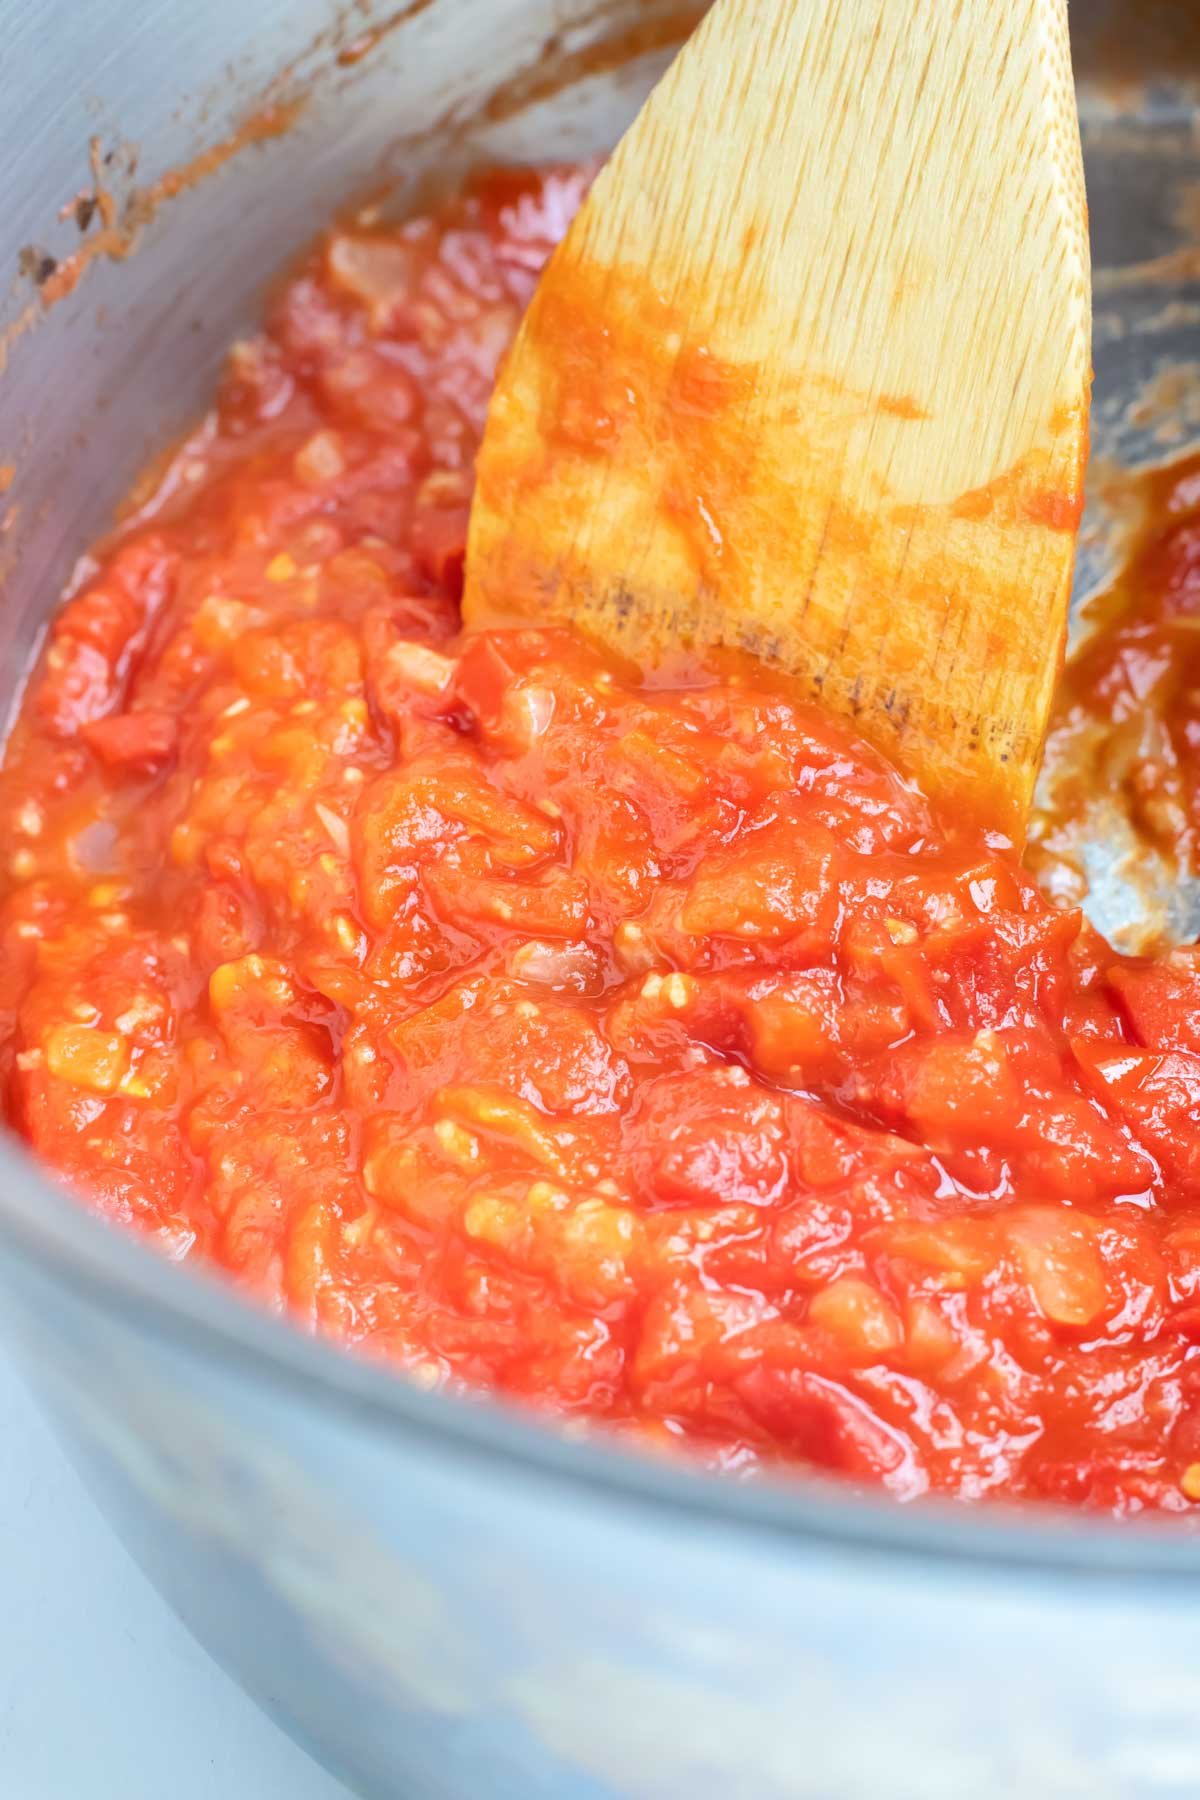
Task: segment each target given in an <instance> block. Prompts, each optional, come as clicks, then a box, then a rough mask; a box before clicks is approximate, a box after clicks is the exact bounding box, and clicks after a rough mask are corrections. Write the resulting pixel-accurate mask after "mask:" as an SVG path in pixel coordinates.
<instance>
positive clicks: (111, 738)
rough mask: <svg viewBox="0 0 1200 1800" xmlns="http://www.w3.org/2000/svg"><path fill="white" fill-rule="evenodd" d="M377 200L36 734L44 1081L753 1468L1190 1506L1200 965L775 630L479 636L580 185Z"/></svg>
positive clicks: (459, 1370)
mask: <svg viewBox="0 0 1200 1800" xmlns="http://www.w3.org/2000/svg"><path fill="white" fill-rule="evenodd" d="M586 179H587V178H586V174H585V173H582V172H579V171H570V170H566V171H562V170H559V171H550V172H547V173H545V174H543V175H526V176H520V177H517V176H512V175H505V176H497V177H493V178H489V179H487V180H484V181H482V182H481V183H479V184H477V185H476V186H475V187H473V188H471V189H470V190H468V191H467V192H466V193H465V194H464V195H463V196H461V197H460V198H458V199H457V200H455V201H453V202H452V203H450V204H449V205H448V206H447V207H445V208H444V209H443V210H442V211H440V212H439V213H438V214H436V215H435V216H433V217H430V218H425V219H418V220H414V221H412V222H410V223H408V224H405V225H403V226H401V227H398V228H397V227H386V228H385V227H383V226H370V227H368V226H365V225H361V224H360V225H359V226H356V227H354V228H349V229H339V230H336V231H334V232H333V233H332V234H331V235H329V236H328V237H327V238H326V239H325V241H324V242H323V244H322V245H321V246H320V248H319V250H318V251H317V252H316V253H315V254H314V256H313V258H312V259H311V261H310V262H309V263H308V265H307V266H305V267H304V268H303V269H301V270H300V271H299V273H297V274H296V275H295V276H294V278H293V279H292V280H291V281H290V282H289V283H288V284H287V286H286V287H284V288H283V289H282V291H281V292H280V294H279V296H278V299H277V302H276V304H275V306H274V308H273V310H272V312H271V314H270V317H269V320H268V324H267V327H266V329H265V331H264V333H263V334H262V335H261V336H260V337H259V338H257V339H255V340H254V341H252V342H249V343H246V344H243V345H239V346H237V347H236V348H235V350H234V352H233V354H232V357H231V360H230V363H229V367H228V370H227V373H226V375H225V378H224V381H223V384H222V386H221V389H220V393H219V397H218V401H217V405H216V408H215V410H214V411H213V413H212V415H211V416H210V418H209V419H208V420H206V421H205V423H204V424H203V426H202V427H201V428H200V429H199V431H198V432H197V433H196V434H195V435H194V436H193V437H192V439H191V440H190V441H189V442H188V443H187V444H185V445H184V446H183V448H182V449H181V450H180V451H179V452H178V453H177V454H176V455H175V457H174V458H173V459H172V461H171V462H170V463H169V465H168V466H167V467H166V470H165V473H163V474H162V475H161V478H160V480H159V481H158V484H157V486H156V487H155V489H154V491H153V492H152V494H151V495H150V496H149V497H148V498H147V499H145V500H144V502H143V505H142V508H141V510H140V511H139V512H136V513H134V514H133V515H132V516H131V517H130V518H129V519H128V520H127V521H126V523H125V525H124V526H123V527H122V528H121V529H120V530H119V531H118V532H117V534H116V535H115V536H114V538H113V539H112V540H111V541H110V542H109V543H108V544H107V545H105V546H103V547H101V549H100V550H98V551H97V552H96V554H95V556H94V557H93V558H91V559H89V560H88V561H87V562H86V563H85V564H84V566H83V569H82V573H81V576H80V579H79V580H78V582H77V584H76V587H75V590H74V592H73V594H72V596H71V597H70V598H69V599H68V600H67V602H66V603H65V605H64V606H63V607H62V609H61V610H60V611H59V613H58V615H57V617H56V619H55V621H54V623H53V626H52V628H51V634H50V639H49V645H48V649H47V652H46V654H45V656H44V657H43V659H42V661H41V663H40V665H39V666H38V668H37V670H36V671H35V674H34V676H33V679H32V682H31V685H30V689H29V692H28V696H27V699H26V701H25V704H24V708H23V710H22V713H21V716H20V718H19V720H18V722H17V725H16V727H15V729H14V732H13V734H12V739H11V742H10V745H9V749H8V756H7V763H6V766H5V769H4V771H3V774H2V776H0V821H2V823H3V828H4V841H5V843H6V844H7V845H8V846H9V849H8V853H7V875H6V883H5V888H4V893H3V902H2V908H0V1043H2V1046H3V1047H2V1064H0V1077H2V1080H3V1086H4V1091H5V1094H6V1097H7V1106H8V1114H9V1118H10V1121H11V1123H12V1124H13V1126H14V1127H15V1128H16V1129H17V1130H18V1131H19V1132H20V1133H22V1134H23V1135H24V1137H25V1138H26V1139H27V1140H28V1142H29V1143H30V1144H31V1145H32V1146H33V1148H34V1149H35V1150H36V1151H37V1153H38V1154H39V1155H40V1156H41V1157H42V1158H43V1159H44V1160H45V1162H46V1163H47V1164H48V1165H49V1166H50V1167H51V1168H52V1169H53V1170H55V1171H57V1173H58V1174H59V1175H60V1176H61V1178H62V1179H63V1180H64V1181H65V1182H66V1183H67V1184H68V1185H69V1186H70V1187H71V1188H72V1189H73V1190H74V1191H75V1192H76V1193H77V1194H79V1195H80V1196H81V1198H83V1199H84V1200H85V1201H86V1203H87V1204H88V1205H89V1206H90V1207H91V1208H93V1209H94V1210H95V1211H96V1212H98V1213H100V1214H101V1215H103V1216H105V1217H107V1218H110V1219H113V1220H117V1221H119V1222H120V1223H122V1224H124V1225H127V1226H132V1227H133V1228H134V1229H136V1230H137V1231H139V1232H140V1233H142V1234H143V1235H144V1236H145V1237H147V1238H148V1239H149V1240H150V1241H151V1242H152V1243H154V1244H156V1245H157V1246H158V1247H159V1248H160V1249H161V1250H162V1251H163V1252H164V1253H166V1254H167V1255H168V1256H170V1257H172V1258H174V1259H176V1260H183V1259H200V1260H203V1261H204V1262H206V1263H208V1264H211V1265H215V1266H218V1267H219V1268H221V1269H223V1270H224V1271H226V1272H227V1273H228V1275H229V1276H230V1277H231V1278H232V1279H233V1280H234V1281H235V1282H236V1283H237V1284H238V1285H239V1286H241V1287H242V1288H244V1289H246V1290H248V1291H250V1292H252V1293H253V1294H255V1295H256V1296H258V1297H259V1298H260V1299H261V1300H263V1301H265V1302H266V1303H267V1304H268V1305H269V1306H271V1307H273V1308H274V1309H276V1310H278V1311H286V1312H288V1313H289V1314H290V1315H291V1316H292V1317H293V1318H294V1319H295V1320H296V1322H297V1323H298V1324H300V1325H301V1326H303V1327H304V1328H306V1329H309V1330H313V1331H319V1332H322V1333H326V1334H328V1335H330V1336H331V1337H333V1338H335V1339H337V1340H338V1341H340V1342H342V1343H343V1344H346V1345H349V1346H353V1347H354V1348H356V1349H357V1350H359V1351H360V1352H362V1353H365V1354H369V1355H372V1356H375V1357H379V1358H383V1359H386V1360H387V1361H388V1362H389V1363H391V1364H392V1365H394V1366H395V1367H396V1368H398V1369H400V1370H404V1371H406V1372H407V1373H408V1374H409V1375H410V1376H412V1377H413V1378H415V1379H417V1380H419V1381H421V1382H423V1383H425V1384H428V1385H431V1386H432V1385H442V1386H445V1387H448V1388H452V1389H453V1388H464V1389H471V1390H478V1389H485V1390H492V1391H495V1392H499V1393H503V1394H506V1395H509V1396H514V1397H517V1398H519V1399H521V1400H523V1401H527V1402H530V1403H533V1404H535V1405H537V1406H538V1407H540V1408H543V1409H545V1410H546V1411H547V1412H549V1413H551V1414H553V1415H556V1416H558V1417H560V1418H570V1419H572V1420H575V1421H577V1422H579V1428H581V1429H582V1428H586V1426H587V1422H589V1421H596V1422H601V1423H603V1425H604V1426H606V1427H608V1428H610V1429H613V1430H615V1431H617V1432H618V1434H621V1435H624V1436H626V1437H630V1438H633V1439H635V1440H636V1441H638V1442H641V1443H649V1444H653V1445H658V1446H663V1447H668V1448H669V1447H677V1448H679V1449H681V1450H687V1451H688V1452H690V1453H691V1454H693V1455H695V1456H698V1457H699V1458H700V1459H701V1460H703V1461H705V1462H706V1463H708V1464H710V1465H712V1466H717V1467H722V1468H726V1469H731V1470H737V1471H752V1470H755V1469H758V1468H765V1467H770V1466H777V1465H781V1464H782V1465H792V1466H797V1465H799V1466H818V1467H820V1468H822V1469H828V1470H834V1471H838V1472H840V1473H842V1474H844V1475H846V1476H848V1477H851V1478H853V1479H856V1480H858V1481H861V1482H864V1483H868V1484H882V1485H883V1486H884V1487H885V1488H887V1489H890V1490H891V1492H893V1493H894V1494H896V1495H898V1496H902V1497H909V1496H913V1495H917V1494H920V1493H922V1492H925V1491H934V1492H939V1493H943V1494H949V1495H953V1496H957V1497H960V1498H963V1499H971V1498H975V1497H978V1496H982V1495H988V1494H1000V1495H1004V1496H1007V1497H1017V1496H1033V1497H1049V1498H1053V1499H1058V1500H1067V1501H1073V1502H1078V1503H1083V1504H1087V1505H1091V1506H1094V1507H1100V1508H1104V1509H1109V1510H1112V1511H1114V1512H1117V1513H1128V1512H1134V1511H1138V1510H1140V1509H1146V1508H1158V1509H1163V1510H1167V1511H1172V1510H1174V1511H1186V1510H1187V1509H1188V1508H1189V1507H1190V1506H1192V1505H1193V1503H1195V1502H1198V1501H1200V953H1197V952H1196V951H1192V950H1184V951H1179V952H1176V953H1175V954H1173V955H1172V956H1170V957H1168V958H1166V959H1165V960H1160V961H1151V960H1143V961H1136V960H1132V959H1129V958H1123V957H1120V956H1118V955H1117V954H1116V953H1115V952H1114V951H1112V950H1111V949H1110V948H1109V946H1108V945H1106V944H1105V942H1104V941H1103V940H1102V939H1101V938H1100V937H1099V936H1098V935H1097V933H1096V932H1095V931H1094V930H1093V929H1092V928H1091V927H1090V926H1089V925H1088V924H1087V922H1086V921H1085V920H1084V918H1083V916H1082V914H1081V913H1080V912H1078V911H1077V910H1061V909H1056V908H1055V907H1053V906H1051V905H1050V904H1049V903H1048V902H1047V900H1045V899H1044V898H1043V897H1042V895H1041V893H1040V892H1039V890H1038V889H1037V887H1036V886H1035V884H1034V882H1033V881H1032V879H1031V878H1030V876H1029V875H1028V874H1026V873H1025V872H1024V871H1023V870H1022V868H1021V867H1020V866H1019V865H1018V864H1017V863H1016V862H1015V861H1014V860H1013V859H1012V857H1011V856H1008V855H1006V854H1004V853H1002V852H999V851H997V850H995V849H991V848H989V847H988V846H987V845H986V844H981V843H979V842H971V841H963V840H962V839H961V838H959V837H956V836H955V834H954V833H953V832H952V831H948V830H947V829H946V828H945V827H944V825H943V824H942V823H940V822H939V820H938V819H937V818H936V817H934V816H933V814H932V813H931V810H930V808H929V806H928V805H927V804H926V802H925V801H924V800H923V799H922V797H921V796H920V794H919V793H917V792H916V791H915V790H914V788H913V787H912V786H911V785H910V784H909V783H907V782H906V781H905V780H903V779H902V778H901V777H900V776H899V775H898V774H897V773H896V772H895V771H893V770H892V769H891V768H890V767H889V766H888V765H887V764H886V762H884V761H883V760H882V759H881V758H880V757H879V756H877V755H876V754H875V753H874V752H872V751H871V750H869V749H868V748H866V747H865V746H864V745H863V744H862V743H861V742H858V741H857V740H856V739H855V738H854V736H853V735H852V734H851V733H850V732H849V731H848V730H847V729H846V728H844V727H843V726H841V725H840V724H838V723H837V722H836V721H834V720H832V719H829V718H825V717H823V716H821V715H820V714H819V713H818V712H815V711H813V710H811V709H808V708H805V707H801V706H799V705H797V704H794V703H793V701H792V700H791V699H790V698H789V697H788V693H787V690H786V688H785V687H783V686H782V685H780V684H777V683H773V682H772V681H771V680H770V679H769V678H768V677H767V676H766V675H765V674H756V673H755V672H754V671H752V670H747V669H746V668H745V667H744V666H732V665H731V666H729V667H726V668H724V669H718V668H716V667H702V666H699V665H695V664H691V665H689V664H686V663H684V662H681V663H680V664H679V665H678V667H675V668H673V669H663V670H659V671H657V672H651V673H648V674H639V672H638V671H636V670H634V669H632V668H630V667H628V666H623V665H621V664H619V663H617V662H615V661H614V660H612V659H611V658H608V657H606V656H604V655H602V654H601V653H600V652H598V651H597V650H596V649H594V648H592V647H590V646H589V644H588V643H587V642H586V641H584V640H583V639H582V638H580V637H578V636H576V635H573V634H572V633H571V632H569V631H566V630H534V629H521V630H515V631H508V632H503V631H496V632H492V633H481V634H479V635H476V636H474V637H470V638H467V639H463V638H462V637H460V636H459V635H458V617H457V600H458V595H459V592H460V587H461V579H462V564H463V554H464V543H465V533H466V522H467V508H468V504H469V499H470V492H471V465H472V456H473V453H474V450H475V447H476V445H477V443H478V440H479V436H480V432H481V430H482V425H483V418H484V412H485V408H486V404H487V399H488V394H489V390H490V387H491V384H492V381H493V378H494V372H495V368H496V364H497V359H498V357H499V356H500V355H501V354H502V352H503V350H504V348H505V346H506V344H507V343H508V342H509V341H510V339H511V337H512V334H513V331H514V328H515V325H516V322H517V320H518V318H519V316H520V312H521V309H522V307H523V306H524V304H525V303H526V302H527V300H528V298H529V295H530V293H531V291H532V286H533V283H534V282H535V280H536V277H537V273H538V270H539V269H540V267H541V265H542V263H543V261H544V258H545V256H546V254H547V252H548V250H549V248H550V246H551V245H552V243H553V242H554V241H555V240H556V239H557V237H558V236H559V235H560V234H561V232H562V230H563V229H564V227H565V224H566V222H567V220H568V219H569V217H570V215H571V213H572V211H573V210H574V208H575V206H576V205H577V204H578V201H579V198H580V196H581V194H582V192H583V189H584V186H585V183H586Z"/></svg>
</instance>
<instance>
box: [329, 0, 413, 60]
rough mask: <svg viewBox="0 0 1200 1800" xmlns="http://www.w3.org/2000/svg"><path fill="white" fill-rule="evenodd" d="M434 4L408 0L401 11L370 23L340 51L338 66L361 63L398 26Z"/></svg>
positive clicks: (406, 22) (405, 23)
mask: <svg viewBox="0 0 1200 1800" xmlns="http://www.w3.org/2000/svg"><path fill="white" fill-rule="evenodd" d="M432 5H433V0H408V5H407V6H402V7H400V9H399V11H397V12H394V13H391V14H390V15H389V16H388V17H387V18H386V19H381V20H380V21H379V23H378V25H370V26H368V27H367V28H366V30H365V31H360V32H359V34H358V36H357V37H354V38H351V40H350V42H349V43H348V44H347V45H346V46H345V47H344V48H343V49H341V50H339V51H338V53H337V63H338V67H339V68H342V69H348V68H351V67H352V66H353V65H354V64H355V63H360V62H361V61H362V60H363V57H364V56H370V54H371V52H372V50H375V49H377V48H378V46H379V45H380V44H381V43H382V42H383V40H384V38H386V37H388V36H390V35H391V33H392V32H393V31H395V30H396V28H397V26H400V25H407V24H408V21H409V20H410V19H416V18H418V17H419V16H420V15H421V13H423V12H428V11H429V8H430V7H431V6H432Z"/></svg>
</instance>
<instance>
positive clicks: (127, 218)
mask: <svg viewBox="0 0 1200 1800" xmlns="http://www.w3.org/2000/svg"><path fill="white" fill-rule="evenodd" d="M298 107H299V102H297V101H292V102H289V103H287V104H282V105H281V104H277V105H273V106H267V107H263V108H262V109H261V110H260V111H258V112H255V113H252V114H251V115H250V116H249V118H247V119H245V120H243V122H242V123H241V125H239V126H238V128H237V130H236V131H234V132H231V133H230V135H229V136H228V137H226V138H222V139H221V140H220V141H219V142H218V143H215V144H209V145H208V146H207V148H205V149H203V150H200V151H198V152H197V154H196V155H195V156H193V157H192V158H191V159H190V160H189V161H188V162H186V163H181V164H180V165H179V166H178V167H176V168H173V169H168V170H167V171H166V173H165V174H163V175H160V176H159V178H158V180H157V181H154V182H151V183H150V185H149V186H148V187H142V188H134V189H133V191H132V192H131V193H130V194H129V195H128V196H127V198H126V199H125V200H124V202H123V203H121V204H119V205H118V202H117V200H116V197H115V196H114V194H113V192H112V190H111V188H110V187H109V186H108V185H107V182H106V180H105V170H104V158H103V149H102V146H101V143H100V139H99V138H93V139H92V140H91V143H90V145H89V147H88V155H89V160H90V163H91V170H92V188H91V192H90V194H88V195H86V196H84V197H83V201H81V200H78V199H77V200H76V201H75V202H74V203H73V204H74V207H75V209H76V216H77V217H79V216H80V210H79V209H80V207H81V205H82V204H83V203H84V202H86V201H87V200H90V201H91V203H92V204H91V207H90V213H89V217H90V218H91V219H96V220H98V221H99V227H100V228H99V230H98V231H95V232H93V234H92V235H91V236H90V237H88V238H87V239H85V241H84V242H83V243H82V244H81V245H80V247H79V249H78V250H76V251H75V252H74V253H73V254H72V255H71V256H68V257H65V258H64V259H63V261H62V262H60V263H59V264H58V265H57V267H56V268H55V269H54V271H53V273H52V274H51V275H50V276H49V277H48V278H47V279H46V280H44V281H43V282H42V283H41V284H40V285H41V301H42V306H43V307H44V308H48V307H51V306H55V305H57V303H58V302H59V301H60V300H63V299H65V298H66V296H67V295H68V294H70V293H73V292H74V290H75V289H76V288H77V287H78V285H79V283H80V282H81V281H82V279H83V277H84V276H85V275H86V274H87V271H88V269H89V268H90V267H91V265H92V264H93V263H94V262H97V261H98V260H99V259H100V258H102V257H103V258H105V259H106V260H107V261H109V262H122V261H123V260H124V259H125V258H126V257H127V256H129V255H131V254H132V252H133V251H134V250H135V249H136V248H137V244H138V239H139V238H140V236H141V233H142V232H143V231H144V230H145V228H146V226H147V225H149V224H150V223H151V221H152V220H153V219H154V218H155V217H156V215H157V213H158V211H159V209H160V207H162V206H163V205H164V204H165V203H166V202H167V201H169V200H174V199H175V198H176V197H177V196H178V195H179V194H182V193H186V192H187V190H188V189H189V188H194V187H196V186H197V185H198V184H199V183H200V182H201V181H203V180H205V179H206V178H207V177H208V176H209V175H214V174H215V173H216V171H217V170H218V169H221V168H223V167H224V166H225V164H226V163H228V162H231V161H232V160H233V158H234V157H235V156H237V155H239V154H240V153H241V152H242V151H243V150H245V149H247V148H249V146H250V145H252V144H262V143H265V142H267V141H268V140H270V139H271V138H277V137H280V136H282V134H283V133H284V132H285V131H287V130H288V129H289V128H290V126H291V125H292V124H293V123H294V121H295V118H296V113H297V111H298Z"/></svg>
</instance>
